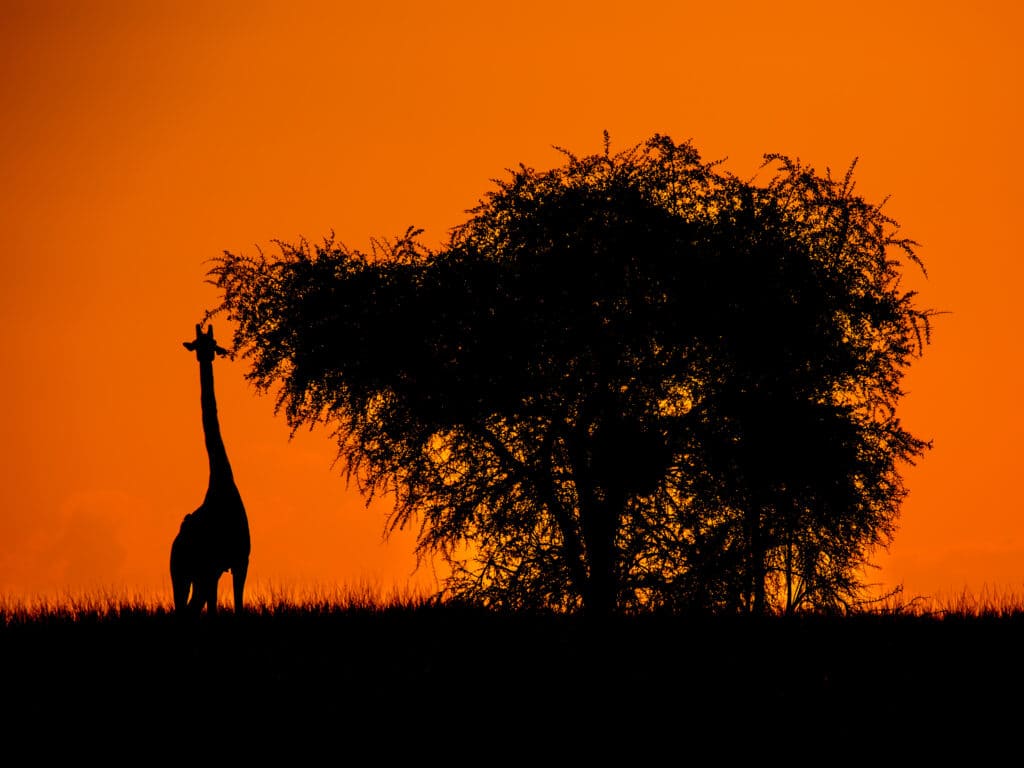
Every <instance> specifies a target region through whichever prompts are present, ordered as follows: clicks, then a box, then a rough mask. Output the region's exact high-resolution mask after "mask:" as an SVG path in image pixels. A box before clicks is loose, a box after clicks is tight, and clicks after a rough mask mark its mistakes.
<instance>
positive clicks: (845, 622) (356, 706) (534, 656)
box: [0, 608, 1024, 765]
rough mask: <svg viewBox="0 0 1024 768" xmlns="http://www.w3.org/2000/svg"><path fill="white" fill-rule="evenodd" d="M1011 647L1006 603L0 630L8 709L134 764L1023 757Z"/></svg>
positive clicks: (448, 613) (41, 743)
mask: <svg viewBox="0 0 1024 768" xmlns="http://www.w3.org/2000/svg"><path fill="white" fill-rule="evenodd" d="M1022 651H1024V618H1016V617H1013V618H992V619H986V618H967V619H965V618H956V619H949V618H946V619H937V618H924V617H910V616H851V617H843V618H831V619H827V618H821V617H817V618H804V619H798V620H784V619H763V620H760V621H754V620H740V619H735V620H731V619H713V620H712V619H705V620H701V621H698V620H685V619H664V618H658V619H655V618H650V619H629V620H622V621H619V622H613V623H610V624H608V625H604V626H592V625H587V624H584V623H582V622H581V621H579V620H573V619H567V618H564V617H562V618H552V617H526V616H519V617H509V616H495V615H479V614H473V613H469V612H461V611H457V610H454V609H448V608H433V609H424V608H418V609H395V610H385V611H340V610H339V611H334V612H331V611H325V612H316V611H302V610H294V611H286V612H279V613H273V614H268V613H262V614H248V615H244V616H241V617H235V616H233V615H231V614H230V613H228V614H222V615H220V616H218V617H216V618H215V619H214V620H212V621H211V620H209V619H208V618H207V617H202V618H201V620H199V621H198V622H196V623H194V624H183V623H181V622H179V621H177V620H176V619H175V617H173V616H171V615H168V614H165V613H163V612H156V613H146V612H134V613H132V612H129V613H127V614H125V615H122V616H120V617H116V616H114V617H94V618H89V617H86V618H84V619H83V618H79V619H77V620H72V619H70V618H46V619H40V620H37V621H28V622H24V621H14V622H10V623H9V624H8V625H7V626H6V627H4V628H0V659H2V664H3V668H2V669H3V676H2V684H3V697H4V712H3V719H2V721H0V722H2V726H0V727H2V729H3V735H4V737H5V738H4V742H3V743H4V744H5V745H9V744H15V743H19V742H20V743H22V744H23V745H26V746H27V748H28V750H29V753H30V754H32V755H34V756H35V757H37V758H41V757H44V756H47V755H50V754H54V755H55V754H56V752H58V751H69V752H72V753H74V754H75V755H77V756H79V757H81V758H85V757H87V756H89V755H90V753H92V754H93V756H95V757H100V758H103V759H104V760H105V761H107V762H114V763H128V762H131V763H133V764H135V763H143V764H148V763H149V762H151V760H150V758H152V757H165V758H168V759H171V758H172V757H173V756H175V755H179V756H180V755H181V754H185V753H191V754H195V755H206V756H208V757H210V758H214V757H215V756H216V755H218V754H222V755H224V756H226V757H231V758H232V760H231V763H232V764H240V763H241V762H246V761H248V759H249V758H256V759H259V761H260V763H261V764H262V763H263V762H265V760H267V759H271V758H272V757H274V756H280V755H283V756H290V757H292V758H296V759H298V762H297V763H292V762H289V765H291V764H306V763H309V762H313V761H314V760H315V762H316V763H317V764H322V763H329V764H335V763H339V762H341V763H345V764H355V765H370V764H373V765H377V764H384V765H391V764H403V765H404V764H407V763H409V762H410V761H411V760H412V761H417V762H418V758H428V757H429V758H430V760H428V763H429V764H437V761H438V760H440V761H442V762H443V763H445V764H449V765H490V764H523V763H539V764H543V765H548V764H565V763H568V764H577V763H584V762H588V763H589V762H590V760H589V759H588V757H595V758H600V762H601V764H602V765H603V764H615V763H624V764H626V765H645V764H648V763H656V764H659V765H661V764H665V763H668V764H671V765H684V764H685V765H690V764H695V765H718V764H724V765H734V764H749V763H754V762H756V763H758V764H760V763H764V764H766V765H777V764H778V763H779V761H788V762H794V761H795V762H800V763H802V764H820V765H836V764H842V765H849V764H858V763H861V762H864V761H871V762H875V761H876V760H877V759H878V758H883V760H882V762H883V764H903V763H905V762H906V763H910V764H915V765H919V764H922V761H925V762H931V761H932V760H931V758H928V759H926V756H928V755H930V754H933V755H937V756H940V757H944V758H951V757H952V755H954V754H955V753H956V752H958V751H961V752H964V753H965V754H967V755H970V756H971V757H972V761H971V762H972V764H974V765H981V764H988V763H987V761H986V760H981V762H978V759H979V758H981V757H982V756H983V755H984V754H986V753H987V752H988V751H990V750H991V751H992V754H993V755H995V754H1009V755H1010V756H1011V757H1009V758H1007V762H1009V763H1016V762H1018V761H1019V754H1020V747H1019V746H1018V744H1019V743H1020V741H1021V738H1022V734H1024V717H1022V715H1024V708H1022V706H1021V700H1022V691H1024V688H1022V686H1024V661H1022ZM1007 750H1009V752H1007ZM303 756H307V757H308V758H309V759H302V757H303ZM325 756H326V757H325ZM158 762H161V763H162V762H163V761H158ZM206 762H208V761H206V760H204V761H202V762H201V764H204V765H205V764H206ZM943 762H945V761H943ZM9 764H12V765H13V764H15V763H9Z"/></svg>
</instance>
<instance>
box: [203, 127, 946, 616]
mask: <svg viewBox="0 0 1024 768" xmlns="http://www.w3.org/2000/svg"><path fill="white" fill-rule="evenodd" d="M562 152H563V155H564V158H565V162H564V164H563V165H561V166H559V167H556V168H553V169H549V170H544V171H537V170H535V169H532V168H528V167H525V166H520V167H519V168H518V169H515V170H513V171H510V172H509V178H508V179H506V180H501V181H497V182H495V184H496V188H495V189H494V190H492V191H491V192H489V193H488V194H487V195H486V196H485V197H484V198H483V199H482V200H481V201H480V202H479V204H478V205H477V206H476V207H475V208H474V209H472V210H471V211H469V212H468V214H469V216H468V219H467V220H466V221H465V222H464V223H463V224H461V225H460V226H458V227H456V228H455V229H453V230H452V232H451V233H450V236H449V237H448V239H447V241H446V243H445V245H444V246H443V247H441V248H438V249H428V248H426V247H425V246H424V245H423V244H422V242H421V239H420V238H421V234H422V233H421V232H420V231H419V230H415V229H410V230H408V231H407V232H406V233H405V234H404V235H403V236H402V237H400V238H397V239H396V240H393V241H387V242H376V243H375V244H374V247H373V248H372V249H371V252H369V253H365V252H361V251H359V250H355V249H351V248H348V247H346V246H345V245H344V244H342V243H340V242H338V241H336V240H335V239H334V238H333V236H332V237H329V238H326V239H325V240H323V241H322V242H321V243H318V244H311V243H309V242H308V241H300V242H299V243H297V244H289V243H284V242H279V243H277V246H278V248H279V252H278V253H275V254H274V255H267V254H265V253H262V252H258V253H256V254H255V255H244V254H234V253H227V252H226V253H225V254H224V255H223V256H222V257H221V258H219V259H218V260H217V261H216V263H215V265H214V267H213V268H212V270H211V273H210V275H211V281H212V282H213V283H214V284H215V285H216V286H217V287H218V289H219V290H220V292H221V296H222V300H221V303H220V304H219V305H218V306H217V307H215V308H214V310H212V313H211V314H217V313H224V314H226V315H227V316H228V317H229V318H230V319H231V320H232V321H234V323H235V329H236V330H235V332H234V340H233V341H234V348H235V350H236V351H238V352H240V353H241V354H242V355H244V356H245V357H246V358H247V359H248V360H249V362H250V364H251V369H250V371H249V374H248V375H249V378H250V380H251V381H252V382H254V383H255V384H256V386H257V387H258V388H259V389H260V390H261V391H264V392H275V393H276V395H277V398H278V400H277V403H278V407H279V408H280V409H281V410H282V411H283V412H284V414H285V415H286V416H287V419H288V420H289V423H290V424H291V425H292V426H293V428H299V427H300V426H303V425H305V426H310V427H312V426H314V425H318V424H324V425H328V426H329V427H330V428H331V429H332V430H333V434H334V436H335V437H336V439H337V441H338V446H339V457H340V458H341V459H342V460H343V461H344V465H345V466H346V467H347V469H348V471H349V472H350V473H351V476H353V477H355V478H356V479H357V480H358V482H359V484H360V487H361V489H362V490H363V491H364V492H366V493H367V494H370V495H372V494H375V493H381V492H388V493H392V494H393V498H394V500H395V505H394V511H393V513H392V516H391V518H390V520H389V523H388V524H389V526H391V528H392V529H393V528H394V527H396V526H398V527H404V526H409V525H417V526H418V532H419V538H418V543H419V549H420V552H421V553H422V554H428V553H429V554H432V555H437V554H440V555H441V556H442V557H444V558H446V559H447V561H448V562H449V564H450V565H451V566H452V576H451V578H450V579H449V580H448V582H447V584H446V592H447V593H449V594H450V595H452V596H456V597H459V598H461V599H467V600H471V601H474V602H478V603H483V604H486V605H492V606H501V607H510V608H519V609H522V608H544V609H555V610H559V611H575V610H580V609H583V610H586V611H588V612H593V613H598V614H606V613H609V612H614V611H620V612H637V611H650V610H661V609H665V610H674V611H684V610H691V611H710V612H719V613H723V612H765V611H795V610H800V609H808V608H813V609H834V608H838V607H842V606H844V605H849V604H850V603H851V602H852V601H855V600H857V599H858V597H859V596H861V594H862V590H863V587H864V583H863V582H862V578H863V573H864V567H865V566H867V565H868V564H869V562H870V561H869V558H870V556H871V554H872V553H873V552H874V551H875V550H876V549H877V548H878V547H880V546H885V545H887V544H888V543H890V541H891V539H892V536H893V534H894V531H895V524H896V521H897V518H898V514H899V508H900V503H901V501H902V500H903V498H904V496H905V494H906V489H905V487H904V485H903V482H902V479H901V474H900V472H901V469H902V465H904V464H906V463H907V462H913V461H914V460H916V459H917V458H918V457H919V456H920V455H922V454H923V452H924V451H925V450H926V448H927V447H928V444H927V443H926V442H925V441H923V440H921V439H919V438H916V437H914V436H912V435H911V434H909V433H908V432H907V430H905V429H904V428H903V426H902V425H901V423H900V420H899V418H898V416H897V405H898V402H899V400H900V397H901V395H902V391H901V389H900V383H901V379H902V376H903V374H904V373H905V370H906V368H907V366H908V365H909V364H910V363H911V361H912V360H913V359H914V358H915V357H917V356H918V355H920V354H921V353H922V352H923V350H924V347H925V346H926V345H927V342H928V333H929V318H930V316H931V312H930V311H928V310H923V309H920V308H918V307H917V306H916V303H915V302H916V296H915V294H914V293H913V292H912V291H905V290H903V289H902V288H901V287H900V275H901V270H902V268H903V267H904V266H906V265H907V264H914V265H916V266H918V267H921V268H922V269H923V266H922V265H921V262H920V261H919V259H918V257H917V255H916V253H915V247H916V243H914V242H913V241H911V240H909V239H906V238H903V237H901V236H900V235H899V228H898V226H897V224H896V223H895V222H894V221H892V220H891V219H890V218H889V217H888V216H887V215H886V214H884V213H883V211H882V206H880V205H874V204H870V203H868V202H866V201H865V200H863V199H862V198H861V197H860V196H858V195H856V194H855V193H854V184H853V181H852V172H853V166H851V167H850V169H849V171H848V172H847V173H846V174H845V175H844V176H843V177H842V178H839V179H834V178H832V176H831V174H830V173H828V172H826V173H825V174H824V175H820V174H818V173H816V172H815V171H814V170H813V169H812V168H809V167H807V166H805V165H803V164H801V163H800V162H799V161H796V160H793V159H790V158H788V157H785V156H778V155H768V156H766V157H765V164H764V167H763V168H762V172H763V173H767V174H768V178H767V179H766V180H764V181H762V182H755V181H744V180H741V179H739V178H738V177H736V176H734V175H732V174H730V173H727V172H725V171H723V170H722V169H721V166H720V164H719V163H709V162H705V161H704V160H702V159H701V157H700V155H699V153H698V152H697V150H696V149H695V148H694V147H693V146H692V145H691V144H690V143H681V144H680V143H676V142H674V141H672V140H671V139H670V138H668V137H665V136H660V135H655V136H653V137H652V138H651V139H649V140H648V141H646V142H644V143H642V144H640V145H637V146H635V147H632V148H630V149H629V150H626V151H624V152H620V153H615V154H613V153H611V152H610V150H609V146H608V140H607V134H606V136H605V147H604V152H603V153H600V154H596V155H590V156H583V157H579V156H576V155H575V154H573V153H571V152H568V151H565V150H562Z"/></svg>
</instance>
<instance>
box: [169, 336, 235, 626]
mask: <svg viewBox="0 0 1024 768" xmlns="http://www.w3.org/2000/svg"><path fill="white" fill-rule="evenodd" d="M184 347H185V348H186V349H188V350H189V351H193V352H195V353H196V359H197V360H198V361H199V389H200V403H201V406H202V415H203V437H204V440H205V443H206V453H207V456H208V457H209V460H210V480H209V484H208V486H207V489H206V496H205V497H204V499H203V503H202V504H201V505H200V506H199V508H198V509H196V510H195V511H194V512H191V513H189V514H187V515H185V518H184V520H182V522H181V527H180V528H179V529H178V534H177V536H175V538H174V543H173V544H172V545H171V585H172V587H173V591H174V610H175V612H177V613H193V614H198V613H200V612H202V610H203V607H204V606H205V607H206V610H207V612H208V613H210V614H213V613H216V612H217V584H218V582H219V581H220V577H221V575H223V574H224V573H227V572H230V573H231V579H232V587H233V592H234V605H235V611H236V612H239V611H241V610H242V598H243V594H244V591H245V578H246V575H247V573H248V571H249V552H250V549H251V542H250V538H249V519H248V517H247V516H246V513H245V505H244V504H243V503H242V496H241V494H239V492H238V488H237V486H236V485H235V480H234V475H233V474H232V472H231V464H230V462H229V461H228V456H227V451H226V449H225V448H224V441H223V439H222V438H221V434H220V423H219V420H218V418H217V400H216V397H215V396H214V388H213V360H214V357H216V356H217V355H224V354H227V351H226V350H224V349H223V348H221V347H219V346H218V345H217V342H216V341H214V338H213V326H209V327H208V329H207V331H206V333H204V332H203V329H202V326H201V325H196V338H195V340H193V341H186V342H184Z"/></svg>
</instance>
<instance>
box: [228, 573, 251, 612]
mask: <svg viewBox="0 0 1024 768" xmlns="http://www.w3.org/2000/svg"><path fill="white" fill-rule="evenodd" d="M248 572H249V561H248V560H246V561H243V562H241V563H239V564H237V565H235V566H234V567H233V568H232V569H231V585H232V587H234V592H235V613H236V614H237V613H241V612H242V610H243V609H244V603H243V599H242V598H243V597H244V595H245V577H246V575H247V574H248Z"/></svg>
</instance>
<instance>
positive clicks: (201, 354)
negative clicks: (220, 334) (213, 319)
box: [182, 323, 228, 363]
mask: <svg viewBox="0 0 1024 768" xmlns="http://www.w3.org/2000/svg"><path fill="white" fill-rule="evenodd" d="M182 346H184V347H185V349H187V350H188V351H189V352H195V353H196V358H198V360H199V362H201V363H208V362H210V361H212V360H213V358H214V355H226V354H228V351H227V350H226V349H224V347H222V346H220V345H218V344H217V342H216V341H214V339H213V326H212V325H209V326H207V328H206V333H203V325H202V323H196V337H195V339H194V340H192V341H183V342H182Z"/></svg>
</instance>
